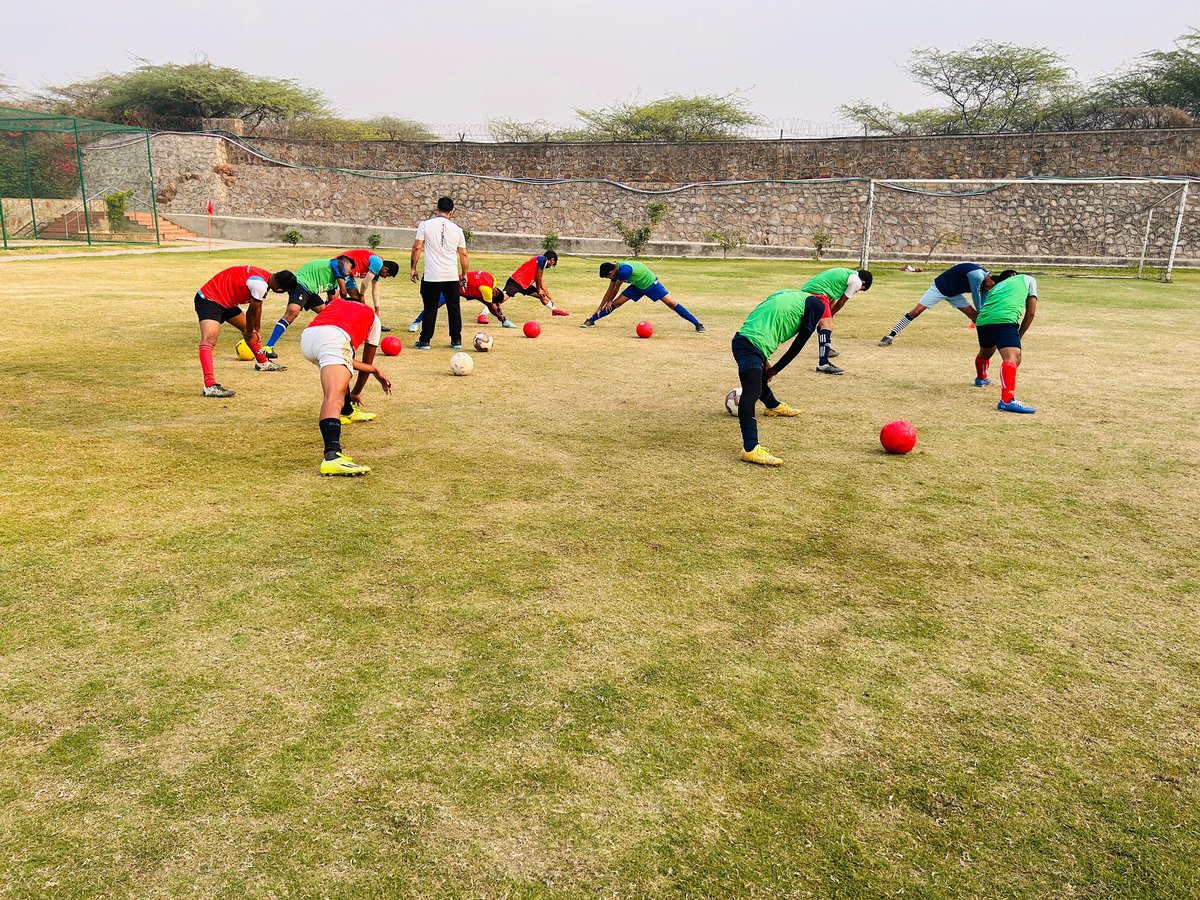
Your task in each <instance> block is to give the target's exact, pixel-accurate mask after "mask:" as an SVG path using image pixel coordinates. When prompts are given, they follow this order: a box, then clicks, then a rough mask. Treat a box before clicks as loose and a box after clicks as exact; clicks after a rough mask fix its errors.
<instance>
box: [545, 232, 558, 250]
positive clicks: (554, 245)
mask: <svg viewBox="0 0 1200 900" xmlns="http://www.w3.org/2000/svg"><path fill="white" fill-rule="evenodd" d="M542 249H543V250H553V251H554V252H555V253H557V252H558V232H557V231H555V230H554V229H553V228H550V229H547V231H546V233H545V235H543V236H542Z"/></svg>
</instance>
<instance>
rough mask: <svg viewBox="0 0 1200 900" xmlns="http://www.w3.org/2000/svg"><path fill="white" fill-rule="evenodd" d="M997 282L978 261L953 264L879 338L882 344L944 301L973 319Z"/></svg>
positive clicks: (885, 343) (886, 343) (882, 345)
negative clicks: (984, 296) (968, 296)
mask: <svg viewBox="0 0 1200 900" xmlns="http://www.w3.org/2000/svg"><path fill="white" fill-rule="evenodd" d="M995 283H996V281H995V279H994V278H992V275H991V273H990V272H989V271H988V270H987V269H985V268H984V267H983V266H981V265H979V264H978V263H959V264H958V265H957V266H951V267H950V268H949V269H947V270H946V271H945V272H943V273H942V274H941V275H939V276H938V277H937V278H935V279H933V284H931V285H930V286H929V290H927V291H926V292H925V296H924V297H922V298H921V299H920V300H918V301H917V305H916V306H914V307H913V308H912V309H910V310H909V311H908V312H906V313H905V314H904V318H902V319H901V320H900V321H899V322H897V323H896V324H895V325H893V326H892V330H891V331H889V332H888V333H887V334H885V335H884V336H883V337H882V338H880V339H879V346H880V347H890V346H891V344H892V341H894V340H895V339H896V335H898V334H899V333H900V332H902V331H903V330H904V329H905V328H907V327H908V326H909V325H910V324H911V323H912V322H913V320H914V319H916V317H917V316H919V315H920V314H921V313H923V312H925V310H927V309H929V308H931V307H934V306H937V305H938V304H939V303H941V302H942V301H943V300H945V301H946V302H947V303H949V304H950V305H951V306H953V307H954V308H955V309H957V310H958V311H959V312H961V313H962V314H963V315H964V316H966V317H967V318H968V319H970V320H971V321H972V322H974V321H975V316H976V315H977V314H978V313H979V307H981V306H982V305H983V295H984V294H986V293H987V292H988V291H990V290H991V289H992V286H993V285H994V284H995ZM967 294H970V295H971V299H970V300H967V297H966V295H967Z"/></svg>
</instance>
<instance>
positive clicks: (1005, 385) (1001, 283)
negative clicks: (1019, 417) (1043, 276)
mask: <svg viewBox="0 0 1200 900" xmlns="http://www.w3.org/2000/svg"><path fill="white" fill-rule="evenodd" d="M1037 291H1038V287H1037V282H1036V281H1035V280H1034V278H1033V276H1032V275H1018V274H1017V273H1016V272H1014V271H1012V270H1011V269H1010V270H1008V271H1005V272H1001V273H1000V274H999V275H997V276H996V286H995V287H994V288H992V289H991V290H990V291H988V293H987V296H986V297H984V298H983V309H981V310H979V315H978V316H977V317H976V319H975V328H976V332H975V333H976V334H977V335H978V336H979V355H978V356H976V357H975V387H987V386H988V385H989V384H991V383H992V382H991V379H990V378H988V366H989V365H990V363H991V360H992V356H994V355H995V353H996V351H997V350H999V351H1000V402H999V403H997V404H996V409H999V410H1002V411H1003V412H1011V413H1035V412H1037V410H1036V409H1034V408H1033V407H1032V406H1026V405H1025V404H1024V403H1021V402H1020V401H1018V400H1017V398H1016V392H1017V366H1019V365H1021V338H1022V337H1023V336H1024V334H1025V332H1026V331H1028V330H1029V326H1030V325H1032V324H1033V317H1034V315H1035V314H1036V313H1037ZM1018 322H1019V323H1020V325H1019V326H1018V324H1017V323H1018Z"/></svg>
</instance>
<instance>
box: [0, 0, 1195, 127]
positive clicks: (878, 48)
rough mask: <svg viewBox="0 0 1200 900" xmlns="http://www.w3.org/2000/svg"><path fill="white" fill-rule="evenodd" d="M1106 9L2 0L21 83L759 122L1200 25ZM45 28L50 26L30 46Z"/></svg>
mask: <svg viewBox="0 0 1200 900" xmlns="http://www.w3.org/2000/svg"><path fill="white" fill-rule="evenodd" d="M1135 8H1136V9H1137V10H1138V14H1134V12H1133V10H1132V9H1131V10H1127V11H1126V12H1122V13H1116V12H1105V8H1104V6H1103V4H1097V3H1096V2H1095V0H1065V2H1054V0H1049V2H1048V0H1016V2H1007V3H1005V2H995V0H991V2H981V0H957V2H943V0H906V2H895V0H893V2H882V0H874V2H862V0H842V2H834V3H795V2H792V3H789V2H777V0H769V2H741V3H738V2H712V0H692V2H685V0H668V2H653V0H641V2H634V0H604V2H599V0H578V2H572V0H558V2H549V0H507V2H505V0H461V2H454V0H433V2H430V0H407V2H399V3H386V2H385V3H362V2H352V3H347V4H346V5H345V6H342V5H341V4H337V3H328V2H325V3H316V2H310V0H291V2H286V3H285V2H274V0H270V2H268V0H154V2H148V0H105V2H102V3H86V4H84V3H70V2H61V0H60V2H52V3H48V4H46V5H44V6H43V5H42V4H40V3H38V4H37V5H36V6H35V7H31V6H30V5H29V4H27V3H17V2H15V0H0V30H2V31H3V33H6V34H8V35H9V36H10V37H11V38H13V39H12V40H8V41H5V46H4V50H3V53H2V54H0V72H2V73H5V74H7V75H8V76H9V77H10V78H11V80H13V81H15V82H16V83H17V84H18V85H19V86H20V87H23V88H26V89H31V88H37V87H38V86H40V85H45V84H50V83H55V82H63V81H69V80H73V79H78V78H82V77H86V76H90V75H94V74H96V73H98V72H101V71H103V70H106V69H107V70H116V71H120V70H122V69H126V68H129V67H130V66H131V65H133V63H132V62H131V58H132V57H145V58H147V59H150V60H153V61H155V62H186V61H189V60H191V59H193V58H195V57H197V56H199V55H205V56H207V57H208V58H209V59H211V60H212V62H214V63H216V64H219V65H226V66H235V67H237V68H241V69H245V70H247V71H250V72H254V73H257V74H263V75H272V76H280V77H288V78H296V79H298V80H300V81H303V82H305V83H307V84H310V85H312V86H314V87H316V88H318V89H319V90H321V91H322V92H324V93H325V95H326V96H327V97H328V98H329V100H330V101H331V102H332V103H333V105H334V106H335V107H336V108H337V109H338V110H339V111H340V112H342V113H343V114H345V115H349V116H356V117H363V116H371V115H376V114H394V115H401V116H408V117H411V118H415V119H420V120H422V121H425V122H428V123H432V124H435V125H450V124H454V123H468V124H469V123H483V122H486V121H487V120H488V119H489V118H493V117H497V116H507V117H513V118H518V119H523V120H528V119H538V118H543V119H548V120H550V121H555V122H564V123H565V122H568V121H570V119H571V118H572V112H573V110H574V108H575V107H577V106H581V107H597V106H603V105H606V104H608V103H611V102H612V101H614V100H623V99H630V98H634V97H640V98H642V99H653V98H656V97H659V96H661V95H663V94H666V93H671V92H676V93H685V94H691V93H725V92H728V91H731V90H735V89H738V90H741V91H743V92H744V94H745V96H746V97H747V98H748V99H749V100H750V102H751V104H752V106H753V108H754V109H755V111H756V112H758V113H759V114H760V115H762V116H764V117H766V118H768V119H772V120H776V119H809V120H813V121H817V122H827V121H832V120H834V119H835V118H836V117H837V113H836V109H837V106H838V104H840V103H845V102H849V101H853V100H855V99H858V98H862V97H865V98H869V99H871V100H873V101H876V102H886V103H891V104H893V105H895V106H898V107H901V108H913V107H916V106H919V105H922V104H924V103H926V102H927V100H926V98H924V97H922V95H921V93H920V91H919V90H918V89H917V88H916V87H914V86H913V85H912V84H911V83H910V82H909V80H908V78H907V76H906V74H905V73H904V71H903V65H904V63H905V60H906V58H907V56H908V53H909V52H910V51H912V50H914V49H916V48H919V47H928V46H936V47H942V48H947V49H952V48H955V47H962V46H966V45H969V44H971V43H973V42H975V41H976V40H979V39H982V38H984V37H988V38H992V39H995V40H1001V41H1012V42H1018V43H1026V44H1033V43H1036V44H1041V45H1044V46H1047V47H1049V48H1051V49H1053V50H1056V51H1059V52H1060V53H1062V54H1063V55H1064V56H1065V57H1066V58H1067V60H1068V61H1069V62H1070V64H1071V65H1072V66H1074V68H1075V69H1076V70H1077V72H1078V73H1079V75H1080V76H1081V77H1083V78H1085V79H1086V78H1090V77H1093V76H1096V75H1099V74H1103V73H1106V72H1109V71H1112V70H1113V69H1115V68H1118V67H1119V66H1121V65H1123V64H1126V63H1129V62H1131V61H1133V60H1134V59H1135V58H1136V57H1137V55H1138V54H1140V53H1142V52H1145V51H1147V50H1153V49H1159V48H1166V47H1168V46H1169V45H1170V43H1171V41H1172V40H1173V39H1174V38H1176V37H1177V36H1178V35H1180V34H1182V33H1183V32H1185V31H1187V30H1188V29H1189V28H1191V27H1200V5H1198V4H1197V3H1196V0H1147V2H1142V3H1139V4H1137V6H1136V7H1135ZM30 28H33V29H34V31H35V32H36V35H35V37H36V39H29V40H23V41H22V40H17V39H15V38H16V37H17V36H18V35H21V34H26V33H29V29H30Z"/></svg>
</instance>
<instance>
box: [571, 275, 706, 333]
mask: <svg viewBox="0 0 1200 900" xmlns="http://www.w3.org/2000/svg"><path fill="white" fill-rule="evenodd" d="M600 277H601V278H607V279H608V289H607V290H605V292H604V299H603V300H601V301H600V305H599V306H598V307H596V311H595V312H594V313H592V314H591V315H590V316H588V317H587V318H586V319H584V320H583V322H582V323H581V324H580V327H581V328H591V327H593V326H594V325H595V324H596V322H597V320H599V319H603V318H604V317H605V316H607V315H608V314H609V313H611V312H613V311H614V310H616V309H617V308H618V307H619V306H621V305H623V304H624V303H625V301H626V300H632V301H633V302H634V303H636V302H637V301H639V300H641V299H642V298H643V297H649V298H650V299H651V300H653V301H654V302H655V303H657V302H658V301H660V300H661V301H662V302H663V303H664V304H666V305H667V306H669V307H670V308H671V309H673V310H675V312H676V313H678V315H679V316H680V318H683V319H686V320H687V321H688V322H690V323H691V324H692V325H693V326H694V327H695V329H696V331H697V332H699V333H700V334H704V326H703V325H701V324H700V320H699V319H697V318H696V317H695V316H693V315H692V314H691V313H690V312H688V311H687V308H686V307H685V306H684V305H683V304H682V303H677V302H675V301H674V300H672V299H671V298H670V297H669V296H668V295H667V289H666V287H665V286H664V285H663V283H662V282H661V281H659V280H658V276H657V275H655V274H654V273H653V272H651V271H650V268H649V267H648V266H646V265H645V264H644V263H640V262H638V261H637V260H635V259H627V260H625V261H624V262H623V263H611V262H606V263H601V264H600ZM625 282H629V286H628V287H627V288H625V290H623V291H621V295H620V296H617V291H620V290H621V285H622V284H624V283H625Z"/></svg>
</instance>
